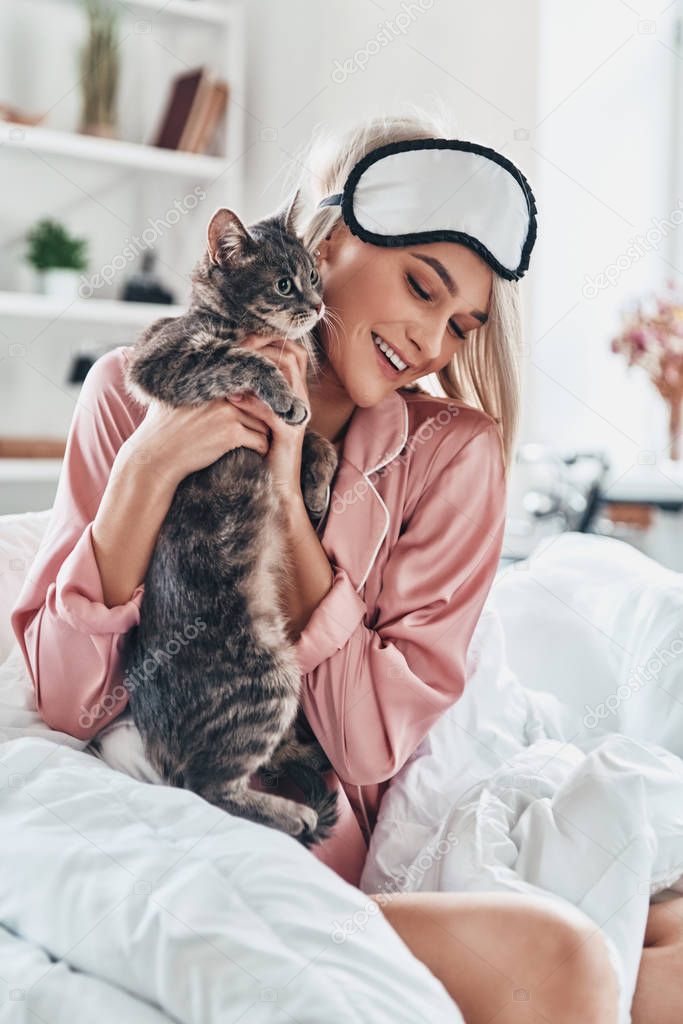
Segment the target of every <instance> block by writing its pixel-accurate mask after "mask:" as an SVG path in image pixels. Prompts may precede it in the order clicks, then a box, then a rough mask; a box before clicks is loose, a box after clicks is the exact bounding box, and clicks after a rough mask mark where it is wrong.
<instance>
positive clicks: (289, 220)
mask: <svg viewBox="0 0 683 1024" xmlns="http://www.w3.org/2000/svg"><path fill="white" fill-rule="evenodd" d="M299 195H300V192H299V191H298V190H297V192H296V193H295V194H294V196H293V198H292V199H291V200H290V201H288V202H287V203H286V204H284V206H283V207H281V208H280V209H279V210H277V211H276V212H275V213H274V214H272V215H271V216H269V217H266V218H264V219H263V220H260V221H257V222H256V223H255V224H252V225H250V226H249V227H248V228H247V227H245V225H244V224H243V223H242V221H241V220H240V218H239V217H238V216H237V214H236V213H235V212H234V211H233V210H228V209H225V208H223V209H220V210H218V211H217V212H216V213H215V214H214V215H213V217H212V218H211V223H210V224H209V230H208V239H207V251H206V253H205V256H204V258H203V259H202V260H200V262H199V263H198V264H197V267H196V268H195V271H194V274H193V277H192V281H193V286H194V293H195V297H196V298H197V299H199V301H201V302H203V303H204V304H205V305H207V306H209V307H210V308H211V309H213V310H215V311H216V312H218V313H221V312H222V313H223V314H224V315H225V316H227V317H231V318H234V317H235V316H238V317H239V318H240V321H241V324H242V326H243V327H244V329H245V330H247V331H248V332H249V333H255V334H276V335H278V336H280V337H283V338H303V337H304V335H306V334H307V333H308V332H309V331H310V330H311V329H312V328H313V327H314V325H315V324H316V323H317V322H318V320H319V319H320V318H321V317H322V316H323V315H324V313H325V306H324V304H323V299H322V279H321V277H320V274H319V272H318V269H317V267H316V263H315V259H314V257H313V256H312V254H311V253H310V252H309V251H308V250H307V249H306V247H305V246H304V245H303V243H302V241H301V239H300V238H299V236H298V235H297V234H296V231H295V222H296V216H297V212H298V205H299Z"/></svg>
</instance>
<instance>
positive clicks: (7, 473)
mask: <svg viewBox="0 0 683 1024" xmlns="http://www.w3.org/2000/svg"><path fill="white" fill-rule="evenodd" d="M62 461H63V460H62V459H0V481H2V482H3V483H10V482H12V483H25V482H26V481H29V482H30V483H40V482H43V481H54V482H56V481H57V480H58V479H59V471H60V470H61V468H62Z"/></svg>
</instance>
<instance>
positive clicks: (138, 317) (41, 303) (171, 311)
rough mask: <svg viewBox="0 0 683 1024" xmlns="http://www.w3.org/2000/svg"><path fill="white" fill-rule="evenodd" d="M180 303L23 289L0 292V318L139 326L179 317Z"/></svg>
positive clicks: (181, 310) (181, 308) (182, 310)
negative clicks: (34, 292)
mask: <svg viewBox="0 0 683 1024" xmlns="http://www.w3.org/2000/svg"><path fill="white" fill-rule="evenodd" d="M184 312H185V307H184V306H178V305H164V304H163V303H161V302H159V303H156V302H153V303H152V302H118V301H116V300H115V299H75V300H73V301H72V302H65V301H64V300H63V299H55V298H52V296H49V295H32V294H31V293H24V292H0V318H2V317H20V318H21V319H22V320H26V319H30V320H57V319H59V320H61V321H63V322H64V323H90V324H109V325H116V324H120V325H122V326H127V325H132V326H143V327H144V325H145V324H148V323H151V322H152V321H153V320H157V319H158V318H159V317H162V316H180V314H181V313H184Z"/></svg>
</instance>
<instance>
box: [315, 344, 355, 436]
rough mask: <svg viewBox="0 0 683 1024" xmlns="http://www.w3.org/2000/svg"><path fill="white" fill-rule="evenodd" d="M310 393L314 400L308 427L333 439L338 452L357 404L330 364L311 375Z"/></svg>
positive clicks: (322, 366)
mask: <svg viewBox="0 0 683 1024" xmlns="http://www.w3.org/2000/svg"><path fill="white" fill-rule="evenodd" d="M308 396H309V399H310V403H311V419H310V421H309V424H308V425H309V427H310V428H311V430H315V431H316V432H317V433H318V434H322V436H323V437H326V438H327V440H328V441H331V442H332V444H334V445H335V446H336V448H337V451H338V452H339V451H340V450H341V448H342V446H343V442H344V437H345V436H346V430H347V427H348V425H349V423H350V421H351V416H352V415H353V410H354V409H355V408H356V406H355V403H354V402H353V401H352V399H351V398H350V397H349V394H348V392H347V391H346V389H345V388H344V387H343V385H342V384H341V381H339V379H338V378H337V376H336V374H335V373H334V371H332V368H331V367H330V365H329V363H325V364H324V365H321V366H320V367H319V369H318V370H317V372H316V373H314V374H313V375H312V379H311V378H309V383H308Z"/></svg>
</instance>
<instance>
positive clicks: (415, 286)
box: [407, 274, 465, 341]
mask: <svg viewBox="0 0 683 1024" xmlns="http://www.w3.org/2000/svg"><path fill="white" fill-rule="evenodd" d="M407 279H408V282H409V284H410V287H411V288H412V290H413V291H414V292H416V293H417V295H419V296H420V298H421V299H427V300H428V301H431V298H432V297H431V295H430V294H429V292H426V291H425V290H424V288H421V287H420V285H419V284H418V283H417V281H416V280H415V278H414V277H413V276H412V274H408V275H407ZM450 325H451V328H452V330H453V331H454V332H455V334H456V335H457V337H458V338H460V339H461V341H462V340H464V338H465V332H464V331H462V330H461V329H460V328H459V327H458V325H457V324H456V322H455V320H451V321H450Z"/></svg>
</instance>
